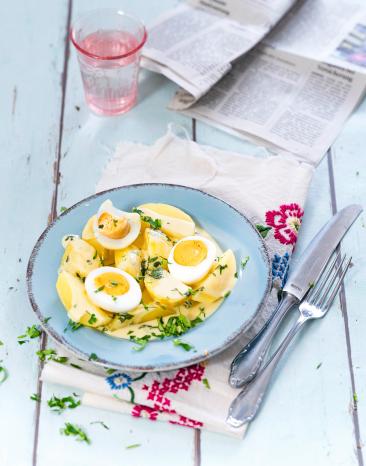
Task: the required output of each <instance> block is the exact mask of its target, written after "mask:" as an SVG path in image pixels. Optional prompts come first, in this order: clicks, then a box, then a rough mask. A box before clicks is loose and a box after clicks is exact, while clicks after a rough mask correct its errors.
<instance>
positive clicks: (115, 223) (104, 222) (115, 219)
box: [93, 199, 141, 250]
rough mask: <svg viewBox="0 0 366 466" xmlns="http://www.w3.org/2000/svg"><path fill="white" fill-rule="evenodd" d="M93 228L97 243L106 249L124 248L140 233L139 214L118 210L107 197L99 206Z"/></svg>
mask: <svg viewBox="0 0 366 466" xmlns="http://www.w3.org/2000/svg"><path fill="white" fill-rule="evenodd" d="M93 229H94V236H95V238H96V239H97V241H98V243H100V244H101V245H102V246H103V247H105V248H106V249H113V250H116V249H124V248H126V247H127V246H129V245H130V244H131V243H133V242H134V241H135V239H136V238H137V237H138V235H139V233H140V229H141V219H140V215H139V214H137V213H130V212H124V211H123V210H119V209H117V208H116V207H114V205H113V204H112V201H110V200H109V199H108V200H107V201H104V202H103V204H102V205H101V206H100V207H99V210H98V213H97V216H96V219H95V222H94V225H93Z"/></svg>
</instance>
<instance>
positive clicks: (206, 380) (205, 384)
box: [202, 378, 211, 389]
mask: <svg viewBox="0 0 366 466" xmlns="http://www.w3.org/2000/svg"><path fill="white" fill-rule="evenodd" d="M202 383H203V385H204V386H205V387H206V388H208V389H210V388H211V386H210V383H209V381H208V379H206V378H205V379H202Z"/></svg>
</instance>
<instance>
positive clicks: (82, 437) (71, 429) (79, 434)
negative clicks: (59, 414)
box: [60, 422, 91, 444]
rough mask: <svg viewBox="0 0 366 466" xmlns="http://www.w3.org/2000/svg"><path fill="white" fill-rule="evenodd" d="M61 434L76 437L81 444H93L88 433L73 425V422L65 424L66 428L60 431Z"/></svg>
mask: <svg viewBox="0 0 366 466" xmlns="http://www.w3.org/2000/svg"><path fill="white" fill-rule="evenodd" d="M60 433H61V434H62V435H66V436H70V435H71V436H74V437H75V438H76V440H78V441H79V442H85V443H87V444H90V443H91V442H90V439H89V437H88V436H87V435H86V433H85V432H84V431H83V430H82V429H81V428H80V427H79V426H76V425H75V424H71V422H65V427H63V428H62V429H60Z"/></svg>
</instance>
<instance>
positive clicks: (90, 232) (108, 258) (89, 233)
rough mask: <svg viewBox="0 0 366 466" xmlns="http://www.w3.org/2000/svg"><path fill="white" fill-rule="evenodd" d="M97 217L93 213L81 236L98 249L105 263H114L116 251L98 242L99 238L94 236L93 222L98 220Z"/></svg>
mask: <svg viewBox="0 0 366 466" xmlns="http://www.w3.org/2000/svg"><path fill="white" fill-rule="evenodd" d="M96 218H97V216H96V215H93V216H92V217H90V218H89V220H88V221H87V222H86V225H85V227H84V229H83V232H82V234H81V238H82V239H83V240H85V241H87V242H88V243H89V244H90V245H91V246H93V247H94V248H95V249H96V250H97V253H98V255H99V257H100V258H101V259H102V261H103V264H104V265H112V264H113V263H114V251H111V250H109V249H106V248H105V247H104V246H102V245H101V244H100V243H99V242H98V240H97V239H96V237H95V236H94V228H93V224H94V222H95V221H96Z"/></svg>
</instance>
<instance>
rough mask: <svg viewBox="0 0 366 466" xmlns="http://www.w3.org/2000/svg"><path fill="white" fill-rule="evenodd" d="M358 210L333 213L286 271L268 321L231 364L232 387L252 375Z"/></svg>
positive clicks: (350, 207)
mask: <svg viewBox="0 0 366 466" xmlns="http://www.w3.org/2000/svg"><path fill="white" fill-rule="evenodd" d="M362 210H363V209H362V207H361V206H360V205H358V204H351V205H349V206H347V207H345V208H344V209H342V210H340V211H339V212H338V213H337V214H335V215H334V216H333V217H332V218H331V219H330V220H329V221H328V222H327V223H326V224H325V225H324V226H323V228H322V229H321V230H320V231H319V232H318V233H317V234H316V235H315V236H314V238H313V239H312V241H310V243H309V245H308V247H307V248H306V250H305V251H304V253H303V254H302V255H301V257H300V258H299V260H298V261H297V262H296V264H295V266H294V267H292V268H291V270H290V271H289V275H288V278H287V282H286V285H285V286H284V289H283V291H284V292H283V297H282V300H281V301H280V303H279V305H278V306H277V308H276V310H275V311H274V313H273V315H272V318H271V320H270V321H269V323H268V324H267V326H266V327H264V328H263V329H262V331H261V332H260V334H259V335H257V336H256V337H255V338H254V339H253V340H251V341H250V342H249V343H248V344H247V345H246V346H245V347H244V348H243V349H242V350H241V351H240V352H239V353H238V354H237V355H236V356H235V358H234V360H233V362H232V363H231V370H230V376H229V384H230V385H231V386H232V387H234V388H240V387H242V386H243V385H245V384H246V383H248V382H250V381H251V380H252V379H253V378H254V377H255V376H256V374H257V372H258V370H259V369H260V367H261V365H262V363H263V360H264V358H265V356H266V354H267V351H268V349H269V347H270V345H271V342H272V339H273V337H274V335H275V334H276V332H277V330H278V328H279V326H280V323H281V322H282V320H283V318H284V317H285V316H286V314H287V313H288V311H289V310H290V309H291V308H292V307H294V306H295V305H297V304H299V303H300V301H301V300H302V299H303V297H304V296H305V294H306V293H307V292H308V290H309V289H310V288H311V287H312V286H313V284H314V283H315V282H316V281H317V280H318V278H319V276H320V275H321V273H322V271H323V270H324V268H325V267H326V265H327V263H328V261H329V259H330V257H331V256H332V254H333V252H334V250H335V249H336V247H337V246H338V244H339V243H340V241H341V240H342V238H343V237H344V235H345V234H346V233H347V231H348V230H349V228H350V227H351V226H352V224H353V223H354V221H355V220H356V219H357V217H358V216H359V215H360V213H361V212H362Z"/></svg>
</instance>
